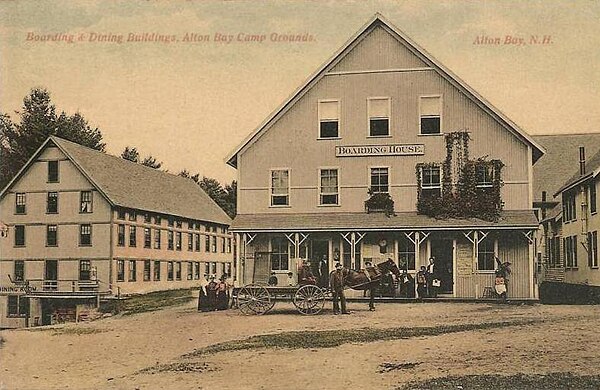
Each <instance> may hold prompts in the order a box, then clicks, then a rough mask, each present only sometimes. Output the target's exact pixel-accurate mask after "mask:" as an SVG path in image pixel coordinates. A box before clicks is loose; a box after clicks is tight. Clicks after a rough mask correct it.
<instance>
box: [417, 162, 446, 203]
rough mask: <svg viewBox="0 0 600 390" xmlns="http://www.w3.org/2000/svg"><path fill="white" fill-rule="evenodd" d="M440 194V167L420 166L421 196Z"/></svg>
mask: <svg viewBox="0 0 600 390" xmlns="http://www.w3.org/2000/svg"><path fill="white" fill-rule="evenodd" d="M441 194H442V185H441V177H440V167H437V166H429V167H423V168H421V196H423V197H425V198H428V197H434V196H441Z"/></svg>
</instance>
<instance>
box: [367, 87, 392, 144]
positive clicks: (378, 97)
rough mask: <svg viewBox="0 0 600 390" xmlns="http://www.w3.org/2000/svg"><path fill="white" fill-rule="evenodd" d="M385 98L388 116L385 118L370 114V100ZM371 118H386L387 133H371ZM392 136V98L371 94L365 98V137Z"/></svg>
mask: <svg viewBox="0 0 600 390" xmlns="http://www.w3.org/2000/svg"><path fill="white" fill-rule="evenodd" d="M373 100H387V101H388V116H387V118H384V117H378V116H371V101H373ZM371 118H373V119H387V120H388V133H387V135H371ZM391 137H392V98H391V97H390V96H372V97H368V98H367V138H391Z"/></svg>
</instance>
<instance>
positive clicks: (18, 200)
mask: <svg viewBox="0 0 600 390" xmlns="http://www.w3.org/2000/svg"><path fill="white" fill-rule="evenodd" d="M15 214H27V197H26V196H25V194H24V193H17V194H15Z"/></svg>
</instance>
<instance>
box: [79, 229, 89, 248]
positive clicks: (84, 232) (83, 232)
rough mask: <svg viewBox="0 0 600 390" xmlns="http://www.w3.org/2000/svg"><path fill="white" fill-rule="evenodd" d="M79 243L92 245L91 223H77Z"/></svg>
mask: <svg viewBox="0 0 600 390" xmlns="http://www.w3.org/2000/svg"><path fill="white" fill-rule="evenodd" d="M79 245H81V246H91V245H92V225H79Z"/></svg>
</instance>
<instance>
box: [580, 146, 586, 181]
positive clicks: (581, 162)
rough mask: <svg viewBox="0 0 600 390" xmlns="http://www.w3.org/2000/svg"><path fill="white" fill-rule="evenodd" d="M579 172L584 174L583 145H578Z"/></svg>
mask: <svg viewBox="0 0 600 390" xmlns="http://www.w3.org/2000/svg"><path fill="white" fill-rule="evenodd" d="M579 174H580V175H581V176H583V175H585V147H583V146H580V147H579Z"/></svg>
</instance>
